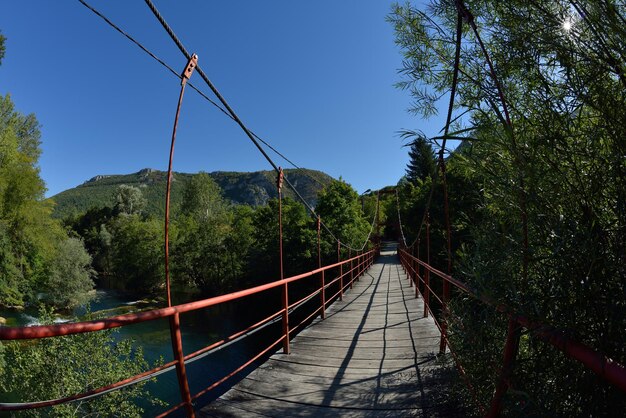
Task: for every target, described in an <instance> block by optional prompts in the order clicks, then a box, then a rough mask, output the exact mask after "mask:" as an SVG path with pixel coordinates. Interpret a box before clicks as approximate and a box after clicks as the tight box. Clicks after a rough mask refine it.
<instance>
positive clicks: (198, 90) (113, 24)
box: [78, 0, 324, 186]
mask: <svg viewBox="0 0 626 418" xmlns="http://www.w3.org/2000/svg"><path fill="white" fill-rule="evenodd" d="M78 1H79V2H80V3H81V4H83V5H84V6H85V7H86V8H88V9H89V10H91V11H92V12H93V13H94V14H95V15H96V16H98V17H100V18H101V19H102V20H104V21H105V22H106V23H107V24H108V25H109V26H111V27H112V28H113V29H115V30H116V31H117V32H119V33H120V34H122V35H123V36H124V37H126V38H127V39H128V40H129V41H131V42H132V43H134V44H135V45H136V46H137V47H139V48H140V49H141V50H142V51H143V52H145V53H146V54H148V56H150V57H151V58H152V59H154V60H155V61H156V62H158V63H159V64H161V65H162V66H163V67H164V68H166V69H167V70H168V71H169V72H170V73H172V74H173V75H174V76H176V77H177V78H179V79H180V78H181V75H180V74H179V73H177V72H176V71H175V70H174V69H173V68H172V67H171V66H170V65H169V64H167V63H166V62H165V61H164V60H162V59H161V58H159V57H158V56H156V54H154V53H153V52H152V51H150V50H149V49H148V48H146V47H145V46H144V45H143V44H142V43H141V42H139V41H137V40H136V39H135V38H134V37H133V36H131V35H130V34H129V33H128V32H126V31H124V30H123V29H121V28H120V27H119V26H117V25H116V24H115V23H113V22H112V21H111V20H110V19H109V18H107V17H106V16H105V15H103V14H102V13H101V12H99V11H98V10H97V9H95V8H94V7H92V6H91V5H89V4H88V3H87V2H86V1H85V0H78ZM187 85H189V87H191V88H192V89H193V90H194V91H195V92H196V93H198V94H199V95H200V97H202V98H203V99H205V100H206V101H208V102H209V103H210V104H211V105H213V106H214V107H215V108H216V109H217V110H219V111H220V112H222V113H223V114H224V115H226V116H227V117H228V118H229V119H231V120H233V121H234V119H233V117H232V115H230V114H229V113H228V112H227V111H226V110H225V109H224V108H223V107H222V106H220V105H219V104H218V103H216V102H215V101H214V100H213V99H211V98H210V97H209V96H208V95H206V94H205V93H204V92H203V91H202V90H200V89H199V88H198V87H196V86H195V85H194V84H193V83H191V82H190V81H188V82H187ZM250 132H251V133H252V135H254V137H255V138H256V139H258V140H259V141H260V142H261V143H263V144H264V145H265V146H266V147H268V148H269V149H270V150H272V151H273V152H274V153H275V154H276V155H278V156H279V157H281V158H282V159H283V160H285V161H286V162H288V163H289V164H291V165H292V166H293V167H294V168H296V169H302V167H300V166H298V165H297V164H296V163H294V162H293V161H292V160H290V159H289V158H287V156H285V155H284V154H283V153H281V152H280V151H278V150H277V149H276V148H275V147H273V146H272V145H271V144H270V143H269V142H267V141H266V140H264V139H263V138H261V137H260V136H259V135H257V134H256V133H254V132H253V131H250ZM305 175H306V176H307V177H309V178H310V179H311V180H313V181H315V182H316V183H317V184H319V185H321V186H324V184H323V183H322V182H321V181H319V180H318V179H316V178H315V177H313V176H311V175H309V174H308V173H305Z"/></svg>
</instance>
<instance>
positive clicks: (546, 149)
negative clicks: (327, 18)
mask: <svg viewBox="0 0 626 418" xmlns="http://www.w3.org/2000/svg"><path fill="white" fill-rule="evenodd" d="M455 4H457V3H454V2H448V1H435V2H433V3H432V5H431V6H430V7H429V8H428V10H427V11H423V10H419V9H418V8H417V7H415V6H412V5H410V4H406V5H404V6H394V9H393V12H392V15H391V16H390V21H391V22H392V23H393V24H394V26H395V30H396V40H397V43H398V45H399V46H400V47H401V48H402V49H403V53H404V57H405V60H404V62H403V68H402V69H401V74H402V77H403V80H402V81H401V83H399V84H400V86H401V87H404V88H407V89H408V90H409V91H410V93H411V94H412V95H413V97H414V99H415V104H416V106H415V107H414V109H413V110H414V112H415V113H421V114H423V115H428V114H431V113H432V111H433V108H434V105H435V102H436V100H437V98H438V97H440V96H441V95H445V94H446V93H447V92H448V90H449V88H450V83H451V80H452V70H453V63H454V54H455V41H454V38H453V36H454V34H455V32H456V30H455V27H456V23H457V10H456V9H455V6H454V5H455ZM466 4H467V5H468V6H469V7H470V9H471V12H472V13H473V22H474V23H476V24H477V25H478V27H479V33H480V36H481V38H482V41H483V42H482V44H483V45H484V46H485V48H486V49H487V52H488V54H489V58H490V60H491V62H492V63H493V64H494V68H495V72H496V76H497V82H496V80H495V79H494V78H493V77H492V74H491V68H490V67H489V64H488V62H487V59H486V57H485V55H484V53H483V51H482V46H481V44H480V43H479V42H478V40H477V39H476V34H475V33H474V32H473V31H472V30H469V29H468V28H467V25H466V24H464V26H463V33H462V35H463V37H462V42H463V45H462V48H461V55H460V68H461V71H460V72H459V83H458V86H457V87H458V88H457V94H458V95H457V100H456V101H455V106H456V108H457V109H459V110H460V111H461V112H463V113H464V114H465V115H466V116H465V118H464V124H465V125H466V126H464V128H463V129H456V134H457V135H461V133H463V134H464V135H466V138H467V142H466V144H467V145H466V146H465V147H464V148H465V149H464V150H463V151H462V152H458V153H456V154H457V155H458V158H457V159H456V160H455V161H450V162H449V171H454V170H456V174H457V175H458V177H457V178H458V179H460V181H459V183H457V184H458V185H459V186H465V188H467V187H471V188H472V189H473V190H474V191H475V192H474V195H472V196H469V199H468V200H465V205H464V206H460V207H457V208H458V210H457V212H456V216H455V215H454V214H453V212H452V210H451V215H453V216H452V222H453V229H454V231H453V232H455V231H456V234H457V244H456V245H457V248H458V249H459V252H458V254H457V255H458V256H457V257H456V260H455V269H456V271H455V275H456V276H457V277H459V278H462V279H463V280H464V281H465V282H467V283H468V284H469V285H470V286H472V288H475V289H480V290H481V291H482V292H486V293H487V295H488V296H489V297H490V298H491V299H492V300H495V301H497V303H503V304H506V305H508V306H510V307H512V308H513V309H514V310H515V311H516V312H517V313H519V314H521V315H525V316H527V317H529V318H532V319H535V320H537V321H540V322H544V323H545V322H547V323H549V324H551V325H554V326H557V327H559V328H561V329H565V330H568V331H567V332H568V333H569V334H571V336H572V337H573V338H574V339H577V340H580V341H583V342H585V343H586V344H588V345H590V346H591V347H593V348H594V349H596V350H598V351H600V352H602V353H604V354H606V355H607V356H608V357H610V358H612V359H614V360H616V361H618V362H620V363H622V364H624V363H625V362H626V353H625V352H624V350H623V347H624V344H625V343H626V340H625V339H624V335H623V332H622V331H621V330H623V324H624V323H626V316H625V315H626V313H625V312H626V295H624V293H623V291H621V290H619V289H623V288H624V286H625V285H626V272H625V270H624V265H625V264H624V261H625V256H624V254H626V251H625V249H626V204H625V202H626V169H625V168H624V164H623V155H625V153H624V151H625V150H626V139H625V138H626V135H625V132H624V127H625V126H626V116H625V115H624V113H623V112H621V111H618V110H617V109H623V108H624V106H625V105H626V77H625V76H624V74H625V72H624V64H623V63H624V58H625V57H626V53H625V52H626V51H625V50H624V48H623V42H622V41H621V40H622V39H623V37H624V36H625V34H626V27H625V26H624V24H623V22H624V16H626V9H625V8H624V5H623V4H617V3H615V2H591V1H576V2H547V1H533V2H526V1H521V0H519V1H517V0H516V1H510V2H506V4H504V3H502V2H497V1H487V2H480V3H476V2H469V1H468V2H466ZM465 20H466V21H467V20H468V16H466V19H465ZM565 21H567V22H568V25H567V27H566V26H565V25H564V22H565ZM499 89H502V91H503V95H504V97H505V99H506V103H507V104H508V108H507V110H508V112H509V116H508V117H510V119H511V124H509V123H508V122H507V121H506V118H507V115H506V114H505V110H504V107H503V104H502V102H501V98H500V94H499ZM450 177H452V176H449V177H448V180H450ZM449 183H450V186H451V189H450V196H451V199H452V201H454V199H455V197H456V196H458V195H459V190H460V189H461V187H459V188H457V189H456V190H453V188H454V187H455V186H454V182H453V181H452V182H450V181H449ZM463 228H464V231H465V232H464V233H463V234H459V231H461V230H462V229H463ZM438 231H439V229H438V228H434V231H433V232H434V233H435V234H436V233H438ZM459 240H461V241H460V242H459ZM451 311H452V314H451V316H449V317H448V321H449V324H450V330H451V333H452V344H454V345H455V347H456V353H457V355H458V357H459V359H460V361H461V363H463V365H464V368H465V370H466V371H467V372H468V374H469V376H470V379H471V383H472V385H473V386H474V388H475V390H476V392H477V393H478V397H479V399H480V400H481V401H482V402H483V403H486V402H489V399H490V397H491V396H492V394H493V389H494V388H493V383H492V382H494V380H495V378H497V373H498V371H497V370H493V369H492V368H485V367H484V365H485V364H497V363H498V362H499V361H500V359H501V358H502V341H503V338H504V335H503V334H504V331H503V328H505V326H506V325H505V318H502V316H501V315H499V314H498V313H496V312H494V311H493V309H491V308H486V307H484V306H482V305H479V304H477V303H476V302H475V301H472V300H468V299H463V298H457V299H455V302H454V303H453V306H452V308H451ZM476 317H480V318H481V321H476ZM513 379H514V380H513V381H512V384H513V385H514V386H515V389H516V390H515V391H514V392H509V393H508V395H507V397H506V399H505V410H504V412H505V413H509V414H519V413H522V414H528V415H533V414H535V415H576V416H580V415H594V416H596V415H597V416H606V415H611V414H612V413H614V411H616V410H622V409H624V408H626V405H625V404H624V396H623V394H622V393H619V391H618V390H616V389H614V388H612V387H611V386H609V385H608V384H606V383H605V382H604V381H602V380H600V379H598V378H597V377H595V375H593V373H591V372H590V371H588V370H586V369H584V368H583V367H582V366H580V365H579V364H578V363H575V362H572V361H570V360H568V359H567V358H566V357H565V356H563V355H562V354H561V353H558V352H555V350H552V349H551V348H550V346H547V345H546V344H545V343H541V342H539V341H537V340H535V339H534V338H532V337H527V336H525V337H524V338H522V341H521V346H520V353H519V357H518V362H517V363H516V366H515V370H514V378H513ZM572 389H575V390H572Z"/></svg>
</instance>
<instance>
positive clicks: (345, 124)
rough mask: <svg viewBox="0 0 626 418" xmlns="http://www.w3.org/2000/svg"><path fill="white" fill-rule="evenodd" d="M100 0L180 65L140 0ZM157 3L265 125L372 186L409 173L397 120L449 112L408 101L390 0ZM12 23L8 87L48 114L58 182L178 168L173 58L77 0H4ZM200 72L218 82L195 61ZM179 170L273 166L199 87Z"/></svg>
mask: <svg viewBox="0 0 626 418" xmlns="http://www.w3.org/2000/svg"><path fill="white" fill-rule="evenodd" d="M88 3H90V4H92V5H93V6H95V7H96V8H97V9H99V10H100V11H101V12H103V13H104V14H105V15H107V16H108V17H109V18H110V19H111V20H113V21H114V22H115V23H117V24H118V25H120V26H121V27H122V28H123V29H125V30H126V31H128V32H129V33H130V34H132V35H134V36H135V37H136V38H137V39H138V40H140V41H141V42H142V43H144V45H146V46H147V47H148V48H149V49H151V50H152V51H153V52H154V53H156V55H157V56H159V57H161V58H162V59H164V60H165V61H166V62H168V63H169V64H170V65H171V66H173V67H174V68H175V69H176V70H177V71H182V69H183V67H184V66H185V64H186V61H185V59H184V58H183V56H182V55H181V54H180V53H179V51H178V50H177V48H176V46H175V45H174V44H173V42H172V41H171V40H170V39H169V37H168V36H167V34H166V33H165V31H164V30H163V29H162V28H161V26H160V25H159V23H158V22H157V21H156V19H155V18H154V17H153V16H152V14H151V13H150V11H149V10H148V8H147V7H146V5H145V4H144V2H143V1H140V0H135V1H110V0H109V1H104V0H89V1H88ZM156 5H157V7H159V9H160V11H161V13H162V14H163V15H164V16H165V18H166V19H167V20H168V21H169V23H170V25H171V26H172V27H173V28H174V30H175V31H176V32H177V34H178V36H179V37H180V38H181V39H182V41H183V43H184V44H185V45H186V46H187V49H188V50H189V51H191V52H195V53H197V54H198V55H199V57H200V58H199V63H200V65H201V67H202V68H203V70H204V71H205V72H206V73H207V74H208V76H209V77H210V78H211V79H212V81H213V82H214V84H216V86H217V87H218V88H219V89H220V90H221V92H222V94H223V95H224V96H225V97H226V99H227V100H228V101H229V102H230V104H231V105H232V106H233V107H234V109H235V110H236V111H237V112H238V114H239V116H240V117H241V118H242V119H243V120H244V121H245V123H246V124H247V125H248V126H249V127H250V128H251V129H252V130H253V131H255V132H256V133H257V134H259V135H260V136H261V137H262V138H264V139H265V140H267V141H268V142H270V143H271V144H273V145H274V146H275V147H276V148H278V149H279V150H280V151H281V152H283V153H284V154H285V155H286V156H287V157H289V158H290V159H291V160H292V161H294V162H295V163H296V164H298V165H300V166H302V167H306V168H311V169H317V170H322V171H324V172H326V173H328V174H330V175H332V176H333V177H339V176H342V177H343V178H344V179H345V180H346V181H347V182H348V183H350V184H352V185H353V186H354V187H355V188H356V189H357V190H358V191H359V192H362V191H364V190H365V189H368V188H372V189H378V188H380V187H383V186H386V185H390V184H395V183H396V182H397V181H398V180H399V178H400V177H401V176H402V175H403V174H404V169H405V166H406V163H407V161H408V157H407V151H408V150H407V148H406V147H402V145H403V143H402V141H401V139H400V138H399V136H398V134H397V132H398V131H399V130H401V129H422V130H424V131H425V132H427V133H431V134H434V133H435V132H437V131H439V130H440V129H441V128H442V126H443V120H442V119H441V118H442V117H443V115H441V116H440V117H438V118H433V119H431V120H430V121H421V120H419V119H418V118H417V117H414V116H411V115H409V114H408V113H407V112H406V109H407V108H408V107H409V104H410V97H409V95H408V93H407V92H403V91H399V90H397V89H395V88H394V87H393V84H394V83H395V82H396V81H398V80H399V76H398V74H397V69H398V68H399V67H400V65H401V60H402V57H401V55H400V51H399V50H398V48H397V47H396V46H395V44H394V39H393V30H392V27H391V25H390V24H389V23H387V22H386V21H385V17H386V15H387V14H388V13H389V10H390V6H391V2H387V1H376V0H342V1H330V0H324V1H315V2H295V1H286V0H285V1H271V2H261V1H254V0H247V1H242V0H238V1H227V2H226V1H176V2H174V1H157V2H156ZM0 30H1V31H2V33H3V35H4V36H6V38H7V42H6V48H7V51H6V56H5V58H4V60H3V64H2V65H1V66H0V94H6V93H10V94H11V96H12V99H13V101H14V102H15V104H16V107H17V109H18V110H19V111H21V112H23V113H35V114H36V116H37V118H38V119H39V121H40V122H41V124H42V126H43V127H42V148H43V155H42V157H41V160H40V166H41V175H42V177H43V179H44V180H45V182H46V185H47V187H48V193H47V195H48V196H50V195H54V194H56V193H58V192H60V191H62V190H65V189H67V188H70V187H74V186H76V185H78V184H81V183H82V182H84V181H85V180H87V179H89V178H91V177H93V176H95V175H97V174H125V173H131V172H136V171H138V170H140V169H141V168H144V167H150V168H156V169H160V170H165V169H166V167H167V156H168V148H169V142H170V135H171V128H172V122H173V116H174V111H175V108H176V101H177V96H178V91H179V83H178V82H177V79H176V78H174V77H173V76H172V75H171V74H170V73H169V72H168V71H167V70H165V69H163V68H162V67H161V66H160V65H159V64H157V63H156V62H154V61H153V60H152V59H151V58H150V57H148V56H147V55H145V54H144V53H143V52H142V51H140V50H139V49H138V48H137V47H136V46H135V45H133V44H131V43H130V42H129V41H128V40H127V39H125V38H124V37H122V36H121V35H120V34H118V33H117V32H115V31H114V30H113V29H112V28H110V27H109V26H108V25H106V24H105V23H104V22H103V21H102V20H101V19H100V18H98V17H97V16H95V15H94V14H92V12H91V11H89V10H88V9H86V8H85V7H84V6H83V5H81V4H80V3H79V2H78V1H75V0H66V1H54V2H52V1H19V2H8V1H4V2H2V3H0ZM192 82H194V83H195V84H196V85H197V86H201V87H203V90H205V91H207V92H208V88H205V87H204V85H203V83H202V80H201V79H200V78H199V77H198V75H197V74H195V75H194V76H193V77H192ZM270 155H272V157H274V155H273V154H271V153H270ZM276 161H277V162H278V163H279V164H280V165H282V166H284V167H289V165H288V164H287V163H285V162H283V161H281V160H280V158H278V157H276ZM174 169H175V170H176V171H183V172H197V171H209V172H210V171H216V170H224V171H255V170H262V169H264V170H267V169H270V166H269V164H268V163H267V162H266V161H265V160H264V159H263V157H262V156H261V155H260V154H259V152H258V151H257V150H256V149H255V148H254V147H253V146H252V144H251V143H250V142H249V140H248V139H247V138H246V137H245V136H244V134H243V133H242V132H241V130H240V129H239V127H237V126H236V125H235V124H234V123H233V122H232V121H231V120H230V119H227V118H226V117H225V116H224V115H223V114H222V113H221V112H219V111H217V110H215V109H214V108H213V107H211V106H210V105H209V104H208V103H207V102H205V101H204V100H203V99H201V98H200V97H199V96H198V95H197V94H196V93H195V92H193V91H192V90H187V93H186V97H185V102H184V104H183V110H182V116H181V121H180V125H179V131H178V136H177V145H176V155H175V161H174Z"/></svg>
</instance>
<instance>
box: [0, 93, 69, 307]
mask: <svg viewBox="0 0 626 418" xmlns="http://www.w3.org/2000/svg"><path fill="white" fill-rule="evenodd" d="M39 144H40V132H39V124H38V122H37V120H36V119H35V117H34V116H33V115H28V116H24V115H22V114H20V113H19V112H17V111H15V109H14V106H13V103H12V101H11V99H10V97H9V96H8V95H7V96H4V97H1V98H0V234H2V236H0V252H1V253H2V261H1V262H0V270H1V273H3V274H2V278H0V287H1V288H2V289H3V291H2V292H1V293H0V304H2V305H17V306H20V305H23V304H24V303H25V302H26V301H28V300H31V299H34V297H35V295H36V292H37V289H40V288H42V287H45V284H46V281H47V275H48V272H49V269H50V265H51V263H52V262H53V260H54V259H55V257H56V252H57V250H58V247H57V243H58V242H60V241H63V240H64V239H65V238H66V236H65V233H64V232H63V229H62V228H61V225H60V224H59V223H58V222H57V221H55V220H53V219H52V217H51V211H52V206H51V204H50V203H48V202H46V201H44V200H43V198H44V191H45V186H44V183H43V181H42V179H41V178H40V176H39V168H38V167H37V161H38V158H39V154H40V153H41V151H40V148H39Z"/></svg>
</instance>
